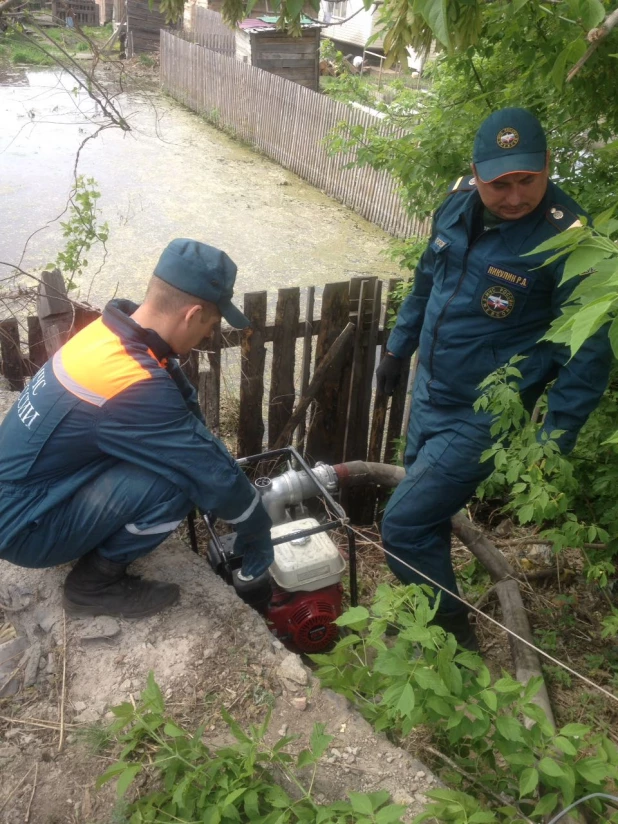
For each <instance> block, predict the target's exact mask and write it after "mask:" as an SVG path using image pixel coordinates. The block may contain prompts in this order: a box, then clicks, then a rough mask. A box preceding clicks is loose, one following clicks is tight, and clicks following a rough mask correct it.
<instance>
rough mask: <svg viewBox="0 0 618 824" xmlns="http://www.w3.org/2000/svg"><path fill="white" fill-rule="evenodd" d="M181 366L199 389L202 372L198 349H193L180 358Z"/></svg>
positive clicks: (190, 380)
mask: <svg viewBox="0 0 618 824" xmlns="http://www.w3.org/2000/svg"><path fill="white" fill-rule="evenodd" d="M180 368H181V369H182V371H183V372H184V373H185V375H186V377H187V378H188V379H189V382H190V383H191V384H192V385H193V386H194V387H195V389H197V388H198V386H199V372H200V353H199V352H198V350H197V349H192V350H191V351H190V352H189V354H188V355H186V356H185V357H184V358H181V359H180Z"/></svg>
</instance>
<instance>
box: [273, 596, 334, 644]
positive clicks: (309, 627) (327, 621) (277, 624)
mask: <svg viewBox="0 0 618 824" xmlns="http://www.w3.org/2000/svg"><path fill="white" fill-rule="evenodd" d="M342 595H343V587H342V586H341V584H333V586H330V587H324V589H316V590H315V591H314V592H286V591H285V590H283V589H280V588H279V587H277V586H275V587H274V591H273V597H272V600H271V602H270V604H269V606H268V608H267V609H266V621H267V623H268V626H269V628H270V631H271V632H273V633H274V634H275V635H276V636H277V637H278V638H279V639H280V640H281V641H283V642H284V643H288V644H292V645H293V646H294V647H296V649H297V650H299V651H300V652H323V651H324V650H326V649H328V647H330V646H331V644H333V643H334V642H335V641H336V640H337V637H338V635H339V628H338V627H337V626H336V625H335V624H333V621H334V620H335V618H338V617H339V616H340V615H341V598H342Z"/></svg>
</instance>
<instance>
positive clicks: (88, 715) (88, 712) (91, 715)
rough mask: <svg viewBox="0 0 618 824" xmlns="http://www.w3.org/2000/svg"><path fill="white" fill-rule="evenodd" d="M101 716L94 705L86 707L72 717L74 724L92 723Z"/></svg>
mask: <svg viewBox="0 0 618 824" xmlns="http://www.w3.org/2000/svg"><path fill="white" fill-rule="evenodd" d="M100 717H101V713H100V712H99V710H98V709H97V708H96V707H87V708H86V709H85V710H84V711H83V712H80V713H79V715H76V716H75V718H74V719H73V723H74V724H94V723H95V721H98V720H99V718H100Z"/></svg>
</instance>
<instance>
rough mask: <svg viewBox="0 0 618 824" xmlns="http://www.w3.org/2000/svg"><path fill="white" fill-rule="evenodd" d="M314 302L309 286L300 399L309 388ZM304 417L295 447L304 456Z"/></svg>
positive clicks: (313, 294) (313, 289)
mask: <svg viewBox="0 0 618 824" xmlns="http://www.w3.org/2000/svg"><path fill="white" fill-rule="evenodd" d="M314 302H315V286H309V287H308V289H307V305H306V307H305V324H304V325H305V330H304V334H303V362H302V367H301V379H300V397H301V398H302V397H304V396H305V395H306V394H307V387H308V386H309V374H310V372H311V342H312V339H313V334H314V331H313V329H314V324H313V305H314ZM306 422H307V419H306V416H305V417H304V418H303V419H302V421H301V422H300V423H299V425H298V441H297V445H298V448H299V449H300V451H301V453H302V454H304V451H305V449H304V446H305V430H306Z"/></svg>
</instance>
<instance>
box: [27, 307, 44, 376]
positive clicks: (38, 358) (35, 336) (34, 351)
mask: <svg viewBox="0 0 618 824" xmlns="http://www.w3.org/2000/svg"><path fill="white" fill-rule="evenodd" d="M27 323H28V372H29V373H30V375H34V374H36V373H37V372H38V371H39V369H40V368H41V366H43V364H44V363H45V361H46V360H47V351H46V350H45V343H44V342H43V330H42V329H41V322H40V320H39V319H38V318H37V317H36V316H35V315H28V318H27Z"/></svg>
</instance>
